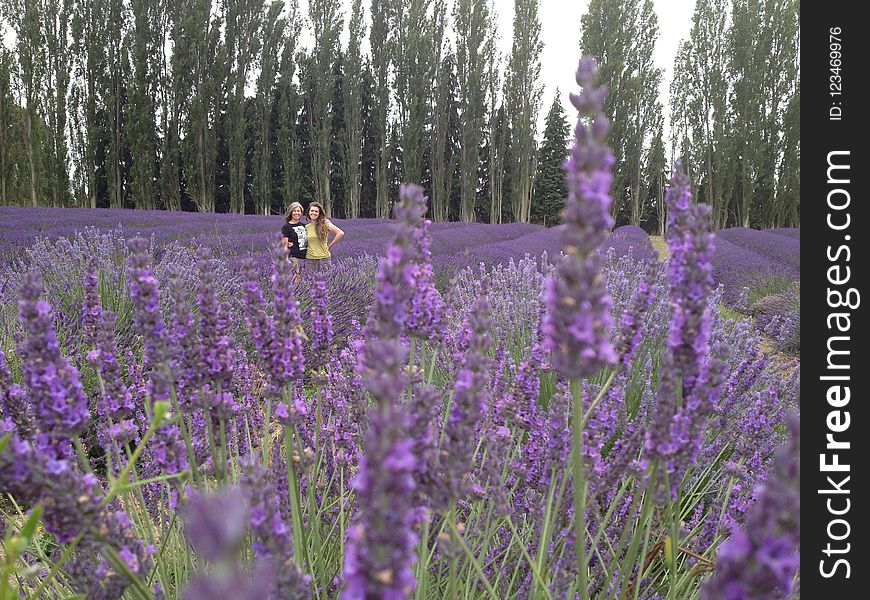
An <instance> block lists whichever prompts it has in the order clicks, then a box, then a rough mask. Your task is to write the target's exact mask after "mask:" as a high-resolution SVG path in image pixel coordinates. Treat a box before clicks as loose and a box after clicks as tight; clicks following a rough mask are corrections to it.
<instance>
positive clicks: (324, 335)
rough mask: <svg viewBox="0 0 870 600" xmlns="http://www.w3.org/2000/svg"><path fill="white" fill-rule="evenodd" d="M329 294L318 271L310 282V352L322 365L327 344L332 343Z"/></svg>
mask: <svg viewBox="0 0 870 600" xmlns="http://www.w3.org/2000/svg"><path fill="white" fill-rule="evenodd" d="M328 301H329V296H328V293H327V289H326V280H325V279H324V278H323V273H322V272H321V271H318V272H317V273H315V275H314V281H313V282H312V284H311V345H312V349H311V353H312V358H313V360H314V362H315V363H316V364H319V365H322V364H324V363H325V362H326V360H327V359H328V354H329V345H330V344H331V343H332V337H333V335H334V331H333V320H332V315H331V314H329V308H328V306H327V305H328Z"/></svg>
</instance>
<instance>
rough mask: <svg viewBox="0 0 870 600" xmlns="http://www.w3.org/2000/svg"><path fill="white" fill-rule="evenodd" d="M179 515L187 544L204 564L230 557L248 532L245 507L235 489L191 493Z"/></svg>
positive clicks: (238, 491) (246, 507)
mask: <svg viewBox="0 0 870 600" xmlns="http://www.w3.org/2000/svg"><path fill="white" fill-rule="evenodd" d="M181 512H182V517H183V519H184V534H185V536H186V537H187V540H188V542H189V543H190V545H191V546H193V548H194V550H196V551H197V553H199V554H200V555H201V556H202V557H203V558H204V559H205V560H207V561H216V560H220V559H221V558H227V557H230V556H232V555H233V554H234V553H235V551H236V550H237V549H238V547H239V545H240V544H241V542H242V539H243V538H244V537H245V532H246V531H247V528H248V506H247V504H246V503H245V498H244V496H243V495H242V492H241V491H240V490H239V489H237V488H228V489H224V490H220V491H218V492H215V493H210V494H205V493H202V492H197V491H194V492H192V493H191V494H190V498H189V499H188V501H187V503H186V504H185V505H184V507H183V509H182V511H181Z"/></svg>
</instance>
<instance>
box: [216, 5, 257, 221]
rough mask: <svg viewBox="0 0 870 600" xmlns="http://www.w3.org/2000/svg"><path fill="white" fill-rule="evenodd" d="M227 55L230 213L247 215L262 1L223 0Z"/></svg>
mask: <svg viewBox="0 0 870 600" xmlns="http://www.w3.org/2000/svg"><path fill="white" fill-rule="evenodd" d="M224 2H225V5H224V14H225V16H224V19H225V28H226V33H225V35H226V51H227V59H228V60H227V66H228V71H227V130H228V135H227V143H228V145H229V165H228V168H229V172H230V212H235V213H243V212H245V187H246V186H245V183H246V179H247V167H246V157H245V154H246V149H247V146H248V144H247V137H246V133H247V129H248V124H247V119H246V115H245V87H246V86H247V84H248V77H249V76H250V74H251V71H252V70H253V68H254V66H255V64H256V62H257V58H258V57H259V53H260V41H261V40H260V36H259V31H260V27H261V21H262V18H263V0H224Z"/></svg>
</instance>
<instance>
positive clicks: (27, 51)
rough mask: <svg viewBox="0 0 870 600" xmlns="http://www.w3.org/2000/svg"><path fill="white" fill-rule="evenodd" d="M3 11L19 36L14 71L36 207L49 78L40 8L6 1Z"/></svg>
mask: <svg viewBox="0 0 870 600" xmlns="http://www.w3.org/2000/svg"><path fill="white" fill-rule="evenodd" d="M2 6H3V9H4V11H5V12H6V15H7V19H8V20H9V22H10V25H11V26H12V31H13V32H14V34H15V40H16V41H15V51H14V55H15V56H16V57H17V59H18V60H17V63H18V64H17V65H16V68H15V69H14V74H15V80H16V82H17V84H18V85H17V87H18V89H19V97H20V101H21V103H22V104H23V107H24V114H23V115H22V127H21V133H22V143H23V146H24V154H25V157H26V161H27V190H28V195H29V197H30V203H31V205H32V206H38V203H39V196H38V191H39V190H38V185H39V184H38V178H39V177H40V176H41V175H42V173H41V164H40V163H41V161H40V154H41V153H40V147H41V143H42V142H41V140H40V137H39V133H38V131H37V124H38V119H39V100H40V97H39V94H40V82H41V80H42V78H43V77H44V76H45V64H44V61H43V59H42V44H41V39H40V38H41V34H42V32H41V27H40V17H41V15H40V8H41V7H40V6H39V4H38V3H36V2H30V1H25V0H3V4H2Z"/></svg>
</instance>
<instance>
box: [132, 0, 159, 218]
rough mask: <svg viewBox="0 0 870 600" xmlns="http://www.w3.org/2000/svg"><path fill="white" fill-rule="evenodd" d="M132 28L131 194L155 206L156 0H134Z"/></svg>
mask: <svg viewBox="0 0 870 600" xmlns="http://www.w3.org/2000/svg"><path fill="white" fill-rule="evenodd" d="M130 8H131V11H132V15H133V19H132V23H131V25H132V28H131V29H132V31H131V37H132V40H131V43H130V50H129V52H130V59H131V62H132V67H133V68H132V74H131V75H132V76H131V78H130V101H129V103H128V104H127V105H126V110H127V118H126V122H127V125H128V129H129V132H130V135H129V139H130V149H131V154H132V158H133V167H132V171H131V176H130V187H131V190H130V191H131V195H132V197H133V203H134V205H135V206H136V207H137V208H144V209H154V208H156V207H157V203H156V197H155V186H154V183H155V166H156V160H157V139H156V135H157V120H156V109H157V98H156V96H157V89H156V88H157V75H158V69H159V62H158V59H159V57H160V51H161V45H162V44H163V43H164V39H163V38H162V36H158V31H159V29H160V20H161V18H162V14H161V12H160V11H162V10H163V9H164V8H165V7H162V6H160V5H159V4H158V3H157V2H154V1H153V0H131V1H130Z"/></svg>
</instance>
